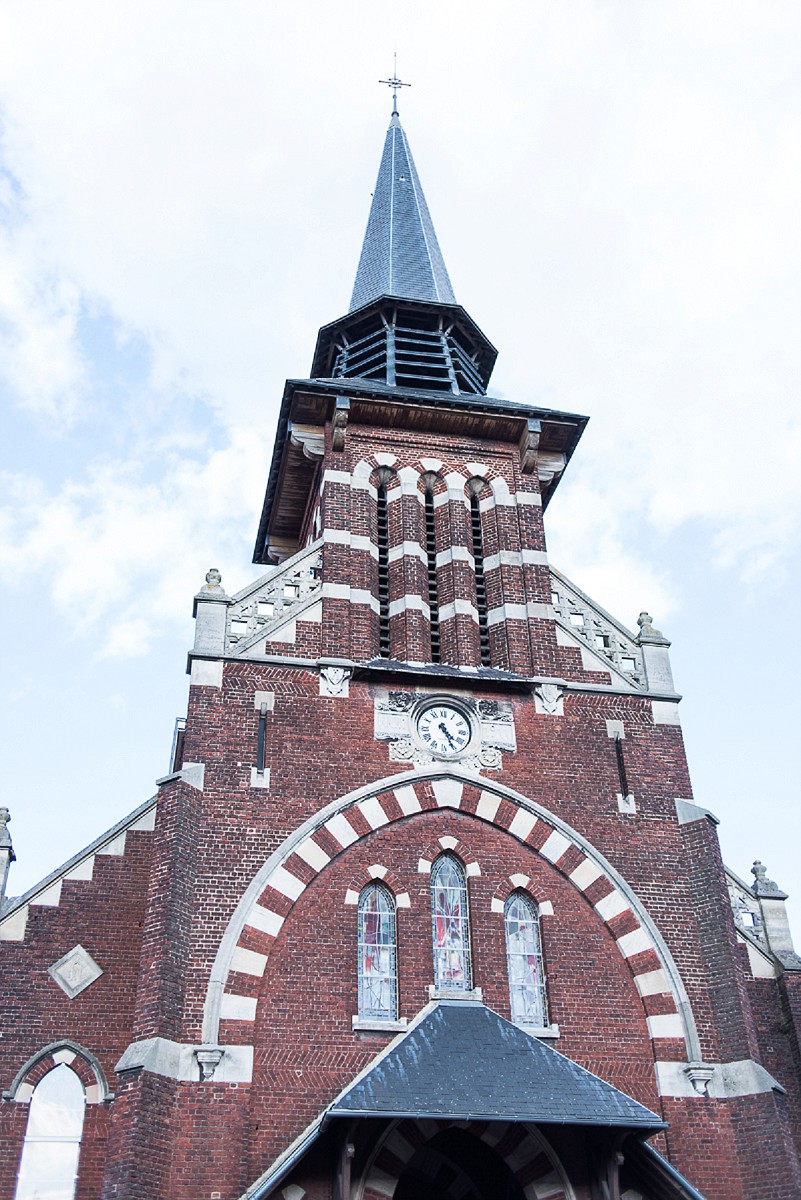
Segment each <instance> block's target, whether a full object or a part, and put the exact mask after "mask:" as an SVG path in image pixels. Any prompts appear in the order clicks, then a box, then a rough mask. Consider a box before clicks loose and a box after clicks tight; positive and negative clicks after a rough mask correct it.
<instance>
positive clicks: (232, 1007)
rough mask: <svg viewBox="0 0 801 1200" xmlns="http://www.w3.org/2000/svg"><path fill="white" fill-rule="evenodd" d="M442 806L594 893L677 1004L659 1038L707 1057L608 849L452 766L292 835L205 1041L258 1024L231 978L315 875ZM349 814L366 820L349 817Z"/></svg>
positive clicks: (397, 782)
mask: <svg viewBox="0 0 801 1200" xmlns="http://www.w3.org/2000/svg"><path fill="white" fill-rule="evenodd" d="M503 802H505V803H503ZM438 808H439V809H444V808H453V809H459V810H460V811H461V812H462V813H467V814H470V815H471V816H473V817H474V818H476V819H477V820H479V821H487V822H488V823H489V824H491V825H494V826H495V827H496V828H498V829H502V830H504V831H505V832H507V833H510V834H512V835H513V836H514V837H516V838H518V839H519V840H520V841H521V842H523V843H524V844H525V845H527V846H528V847H530V848H531V849H533V850H535V851H536V852H537V853H539V854H540V855H542V857H543V858H545V859H547V861H548V862H550V863H551V864H552V865H553V866H554V867H555V868H556V870H558V871H560V872H561V873H562V874H563V875H564V876H565V877H566V878H567V879H568V880H569V881H570V883H571V884H572V885H573V886H574V887H575V888H576V889H577V890H578V891H579V892H581V893H583V894H585V895H587V894H588V893H589V897H591V902H592V906H593V908H594V909H595V911H596V913H597V914H598V918H599V920H602V921H604V922H605V923H606V924H607V925H608V926H609V928H610V931H611V932H612V935H613V937H614V939H615V942H616V944H617V947H618V950H619V951H620V953H621V955H622V956H623V958H624V959H625V960H626V962H627V964H628V965H629V967H630V969H631V972H632V975H633V978H634V982H635V984H636V985H637V990H638V992H639V993H640V995H642V996H645V995H655V994H660V995H664V996H665V997H670V998H672V1001H673V1011H672V1012H671V1011H668V1012H663V1013H662V1014H660V1017H659V1018H656V1019H655V1018H650V1019H649V1024H648V1028H649V1031H650V1032H651V1036H652V1037H653V1038H660V1037H665V1036H666V1033H665V1030H666V1028H672V1029H675V1036H678V1037H680V1038H682V1039H683V1041H684V1044H685V1048H686V1054H687V1059H688V1061H691V1062H692V1061H698V1060H700V1058H701V1053H700V1046H699V1041H698V1033H697V1030H696V1026H695V1020H694V1018H693V1014H692V1010H691V1008H690V1003H689V999H688V997H687V993H686V990H685V988H684V984H683V982H682V979H681V976H680V974H679V970H678V967H677V966H676V963H675V961H674V959H673V956H672V955H671V953H670V951H669V949H668V947H667V945H666V944H665V942H664V939H663V938H662V936H661V934H660V933H659V930H658V929H657V928H656V925H655V924H654V922H653V920H652V919H651V917H650V916H649V914H648V912H647V911H646V909H645V906H644V905H643V904H642V902H641V901H640V899H639V897H638V896H637V895H636V893H635V891H634V889H633V888H632V887H631V886H630V885H629V884H628V882H627V881H626V880H625V879H624V878H623V877H622V876H621V875H620V874H619V872H618V871H616V870H615V868H614V867H613V866H612V865H611V863H609V862H608V861H607V859H606V858H605V857H604V856H603V855H602V854H601V853H600V851H599V850H597V849H596V848H595V847H594V846H593V845H592V844H591V843H590V842H589V841H587V839H586V838H584V837H583V836H582V835H581V834H580V833H578V832H577V831H576V830H575V829H573V828H572V827H571V826H570V825H568V824H567V823H566V822H565V821H563V820H561V818H559V817H557V816H556V815H555V814H554V813H552V812H550V811H549V810H548V809H546V808H545V807H544V806H543V805H541V804H538V803H536V802H535V801H533V800H531V799H529V798H528V797H527V796H524V795H522V794H521V793H520V792H516V791H515V790H514V789H512V788H509V787H506V786H505V785H503V784H501V783H498V782H496V781H495V780H491V779H485V778H483V777H480V776H476V775H474V774H471V773H467V772H460V771H459V770H458V769H455V768H454V767H452V766H442V767H426V768H420V769H416V770H412V771H408V770H407V771H403V772H401V773H398V774H397V775H391V776H388V777H386V778H384V779H381V780H379V781H377V782H375V783H372V784H368V785H366V786H365V787H362V788H358V789H356V790H355V791H352V792H348V793H346V794H345V795H344V796H340V797H338V798H337V799H336V800H332V801H331V802H330V803H329V804H327V805H326V806H325V807H324V808H322V809H320V810H319V811H318V812H316V813H315V814H314V815H313V816H312V817H310V818H309V819H308V820H307V821H304V822H303V824H301V825H299V826H298V828H297V829H295V830H294V831H293V832H292V833H290V834H289V835H288V836H287V837H286V839H285V840H284V842H283V843H282V844H281V846H279V847H278V849H277V850H275V851H274V853H273V854H271V855H270V857H269V858H268V859H267V861H266V862H265V863H264V866H263V867H262V868H261V869H260V870H259V871H258V872H257V874H256V875H255V876H254V878H253V880H252V881H251V883H250V885H249V886H248V888H247V890H246V891H245V893H244V895H243V896H242V898H241V900H240V901H239V904H238V905H237V907H236V909H235V911H234V913H233V915H232V917H231V920H230V921H229V924H228V927H227V929H226V932H225V934H224V936H223V938H222V940H221V942H220V946H219V948H218V951H217V955H216V957H215V960H214V965H213V967H212V972H211V977H210V979H209V985H208V989H207V993H206V1002H205V1007H204V1022H203V1040H204V1042H206V1043H212V1044H213V1043H216V1042H217V1040H218V1038H219V1033H220V1022H221V1020H224V1019H226V1018H227V1017H231V1018H235V1019H236V1021H237V1022H238V1024H239V1027H240V1028H242V1026H243V1025H245V1026H246V1025H247V1023H248V1021H250V1022H252V1021H254V1020H255V1016H256V1000H255V998H252V997H249V996H243V995H240V994H239V993H238V992H237V990H236V987H235V984H234V983H233V981H232V980H231V975H232V973H233V975H234V976H236V975H237V974H238V973H239V972H240V971H242V970H243V966H242V964H243V963H246V964H247V965H246V966H245V967H244V970H245V971H246V972H247V973H248V974H252V975H261V974H262V973H263V971H264V968H265V965H266V961H267V958H268V957H269V952H270V947H271V945H272V944H274V941H275V938H276V937H277V936H278V934H279V933H280V930H281V927H282V925H283V922H284V920H285V919H286V917H287V916H288V914H289V912H290V911H291V907H292V905H293V903H294V902H295V900H297V898H298V896H300V895H301V894H302V892H303V891H304V890H305V888H306V886H307V882H308V878H309V872H310V871H311V872H312V874H313V875H315V874H317V873H319V872H320V871H322V870H324V869H325V867H327V866H328V864H329V863H330V862H331V861H332V859H333V858H335V857H336V856H337V855H338V854H340V853H342V852H343V851H344V850H345V849H347V848H348V847H349V846H352V845H354V844H355V843H356V842H358V841H359V839H360V838H361V837H365V836H367V835H368V834H369V833H372V832H374V831H375V830H376V829H380V828H382V827H383V826H386V825H388V824H390V823H391V822H393V821H398V820H403V819H406V818H408V817H410V816H412V815H414V814H415V813H418V812H422V811H425V810H427V809H428V810H436V809H438ZM349 813H350V814H351V817H353V814H354V813H358V817H355V818H354V819H352V820H349V819H348V817H349ZM293 861H294V866H295V870H294V872H293V869H292V868H293ZM589 897H588V901H587V902H588V903H590V898H589ZM624 915H625V916H628V917H629V920H628V928H627V931H626V932H625V933H624V934H622V935H620V936H615V929H616V928H619V926H620V920H621V918H622V917H623V916H624ZM246 927H247V928H248V930H249V931H250V932H251V933H252V931H253V930H254V929H255V930H258V931H259V932H260V934H261V935H263V936H262V944H263V954H254V952H253V950H252V949H247V950H245V949H243V948H242V947H240V946H239V941H240V937H241V936H242V934H243V931H244V930H245V929H246ZM248 940H249V941H250V940H251V939H248ZM259 960H263V961H259ZM657 1057H658V1056H657Z"/></svg>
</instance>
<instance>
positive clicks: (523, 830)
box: [509, 808, 537, 842]
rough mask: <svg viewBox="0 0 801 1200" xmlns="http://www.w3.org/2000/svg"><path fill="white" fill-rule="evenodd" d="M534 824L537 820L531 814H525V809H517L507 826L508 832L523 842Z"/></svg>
mask: <svg viewBox="0 0 801 1200" xmlns="http://www.w3.org/2000/svg"><path fill="white" fill-rule="evenodd" d="M536 824H537V818H536V817H535V816H534V814H533V813H530V812H527V811H526V809H525V808H518V810H517V812H516V813H515V815H514V817H513V818H512V823H511V825H510V826H509V832H510V833H511V834H514V836H515V837H516V838H520V841H521V842H524V841H525V840H526V838H527V837H528V835H529V834H530V833H531V831H532V829H533V828H534V826H535V825H536Z"/></svg>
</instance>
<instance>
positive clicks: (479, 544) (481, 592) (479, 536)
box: [470, 479, 492, 667]
mask: <svg viewBox="0 0 801 1200" xmlns="http://www.w3.org/2000/svg"><path fill="white" fill-rule="evenodd" d="M482 484H483V480H480V479H476V480H472V481H471V485H472V486H471V487H470V540H471V542H472V544H473V562H474V564H475V567H474V570H475V580H476V610H477V612H478V635H479V643H480V647H481V665H482V666H483V667H490V666H492V659H491V657H490V639H489V622H488V613H487V583H486V580H485V578H484V531H483V529H482V526H481V509H480V507H479V500H478V493H479V490H480V488H481V485H482Z"/></svg>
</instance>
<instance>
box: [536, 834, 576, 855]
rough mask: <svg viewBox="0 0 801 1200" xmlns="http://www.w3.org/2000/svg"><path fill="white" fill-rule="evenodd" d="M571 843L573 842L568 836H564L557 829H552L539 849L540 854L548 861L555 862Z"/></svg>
mask: <svg viewBox="0 0 801 1200" xmlns="http://www.w3.org/2000/svg"><path fill="white" fill-rule="evenodd" d="M572 845H573V843H572V842H571V841H570V839H569V838H566V837H565V835H564V834H563V833H560V832H559V830H558V829H554V831H553V833H552V834H550V836H549V837H548V839H547V841H546V842H545V844H544V846H543V847H542V849H541V850H540V854H541V855H542V857H543V858H547V859H548V861H549V862H552V863H555V862H558V861H559V859H560V858H561V857H562V855H563V854H564V853H565V851H566V850H568V849H569V847H570V846H572Z"/></svg>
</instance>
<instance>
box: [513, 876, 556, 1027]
mask: <svg viewBox="0 0 801 1200" xmlns="http://www.w3.org/2000/svg"><path fill="white" fill-rule="evenodd" d="M504 921H505V925H506V962H507V965H508V968H509V998H510V1000H511V1008H512V1020H513V1021H514V1022H515V1023H516V1024H518V1025H534V1026H536V1027H537V1028H542V1027H543V1026H545V1025H547V1023H548V1015H547V1008H546V1003H545V976H544V973H543V969H542V943H541V941H540V923H539V918H538V916H537V910H536V908H535V907H534V905H533V903H532V902H531V900H529V898H528V897H527V896H526V895H524V894H523V893H522V892H512V894H511V896H510V897H509V899H508V900H507V901H506V905H505V907H504Z"/></svg>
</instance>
